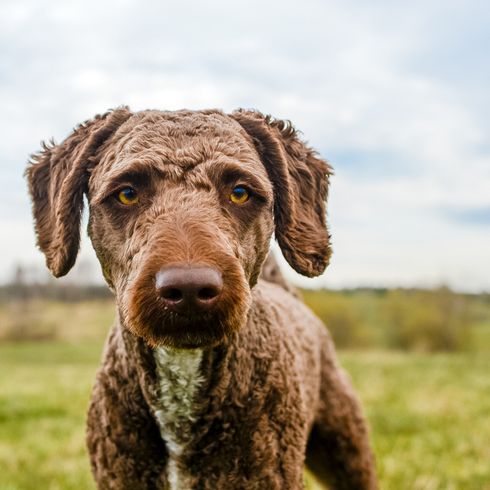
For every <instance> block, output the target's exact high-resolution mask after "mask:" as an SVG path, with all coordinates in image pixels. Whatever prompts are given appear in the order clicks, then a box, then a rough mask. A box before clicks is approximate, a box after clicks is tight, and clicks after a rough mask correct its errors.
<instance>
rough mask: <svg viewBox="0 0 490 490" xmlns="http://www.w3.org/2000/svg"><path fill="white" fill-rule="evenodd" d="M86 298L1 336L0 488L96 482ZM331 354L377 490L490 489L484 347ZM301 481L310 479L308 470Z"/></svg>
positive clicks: (489, 380) (98, 341)
mask: <svg viewBox="0 0 490 490" xmlns="http://www.w3.org/2000/svg"><path fill="white" fill-rule="evenodd" d="M91 305H92V304H85V305H83V304H82V305H67V306H66V310H64V309H61V310H56V308H55V306H54V305H51V306H49V307H48V308H47V309H46V313H45V317H43V322H48V321H49V322H52V325H57V324H58V323H57V322H58V321H59V320H60V319H63V321H64V322H65V324H66V318H69V319H70V325H69V327H68V329H67V331H66V332H64V335H61V336H60V337H57V338H55V339H46V340H44V341H37V342H28V341H23V342H1V343H0V489H1V490H14V489H15V490H17V489H36V490H37V489H63V490H65V489H83V490H85V489H92V488H95V486H94V484H93V482H92V478H91V475H90V469H89V464H88V457H87V454H86V451H85V446H84V430H85V428H84V427H85V413H86V409H87V406H88V401H89V397H90V390H91V386H92V382H93V379H94V376H95V371H96V369H97V366H98V363H99V358H100V353H101V349H102V343H103V337H104V336H105V331H106V329H105V328H103V327H104V325H107V324H108V323H109V320H107V322H106V323H105V324H104V323H100V321H101V320H103V319H104V320H105V319H107V318H108V317H109V313H108V311H109V309H110V308H111V306H110V303H107V304H106V305H105V307H104V306H103V305H102V304H100V303H96V304H94V305H92V306H93V307H94V310H93V311H92V310H91V312H89V311H88V310H89V309H90V308H91ZM106 310H107V311H106ZM81 312H85V314H81ZM79 313H80V314H79ZM48 317H49V318H48ZM57 317H59V318H57ZM0 321H1V312H0ZM87 321H89V322H90V323H92V322H93V321H96V322H97V325H98V328H94V327H90V328H89V327H88V326H87V328H85V324H86V322H87ZM56 328H58V327H56ZM77 329H78V330H79V333H80V334H79V335H77V334H76V333H75V332H76V330H77ZM82 332H83V334H82ZM340 358H341V361H342V364H343V365H344V366H345V368H346V369H347V371H348V372H349V373H350V374H351V376H352V378H353V382H354V384H355V386H356V389H357V391H358V393H359V395H360V397H361V399H362V401H363V404H364V407H365V411H366V414H367V416H368V419H369V423H370V426H371V431H372V440H373V446H374V449H375V452H376V458H377V465H378V474H379V477H380V488H381V489H387V490H392V489H394V490H404V489H407V490H412V489H413V490H416V489H424V490H435V489H441V490H442V489H444V490H446V489H449V490H450V489H464V490H466V489H469V490H480V489H483V490H490V444H489V442H490V423H489V416H488V414H489V413H490V396H489V394H490V376H489V373H490V356H488V354H485V353H452V354H424V353H399V352H394V351H370V350H367V351H353V350H350V351H341V352H340ZM308 487H309V488H311V489H313V488H317V487H316V486H315V485H314V483H313V482H312V480H311V479H310V478H309V477H308Z"/></svg>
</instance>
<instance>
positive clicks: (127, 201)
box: [117, 187, 139, 206]
mask: <svg viewBox="0 0 490 490" xmlns="http://www.w3.org/2000/svg"><path fill="white" fill-rule="evenodd" d="M117 200H118V201H119V202H120V203H122V204H124V205H125V206H131V205H133V204H138V201H139V197H138V193H137V192H136V190H135V189H133V188H132V187H125V188H124V189H122V190H121V191H119V193H118V194H117Z"/></svg>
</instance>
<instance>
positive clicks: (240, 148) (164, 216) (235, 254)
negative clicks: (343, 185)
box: [27, 109, 329, 348]
mask: <svg viewBox="0 0 490 490" xmlns="http://www.w3.org/2000/svg"><path fill="white" fill-rule="evenodd" d="M27 173H28V178H29V185H30V191H31V195H32V199H33V211H34V216H35V219H36V229H37V233H38V244H39V246H40V248H41V249H42V250H43V251H44V252H45V254H46V257H47V262H48V266H49V267H50V268H51V270H52V271H53V273H54V274H55V275H63V274H64V273H66V272H67V270H69V268H70V267H71V265H72V264H73V262H74V260H75V257H76V253H77V250H78V241H79V232H78V228H77V227H78V226H79V214H80V211H81V207H82V205H83V193H85V194H86V195H87V198H88V202H89V208H90V213H89V235H90V237H91V240H92V243H93V245H94V248H95V250H96V253H97V256H98V258H99V260H100V263H101V266H102V270H103V273H104V277H105V278H106V280H107V282H108V284H109V285H110V286H111V287H112V288H113V290H114V291H115V293H116V299H117V303H118V308H119V312H120V316H121V319H122V322H123V324H124V325H125V326H126V327H127V328H129V329H130V330H131V331H133V332H134V333H135V334H137V335H139V336H141V337H143V338H144V339H145V340H146V341H147V342H148V343H149V344H151V345H153V346H157V345H166V346H172V347H178V348H195V347H201V346H211V345H216V344H217V343H219V342H221V341H223V339H225V338H226V336H228V335H229V334H230V333H232V332H234V331H236V330H237V329H238V328H240V326H241V325H242V324H243V323H244V322H245V320H246V315H247V312H248V309H249V305H250V288H251V287H253V286H254V284H255V283H256V281H257V278H258V275H259V273H260V267H261V265H262V263H263V261H264V259H265V257H266V255H267V252H268V248H269V242H270V237H271V234H272V232H273V229H274V221H275V231H276V237H277V239H278V241H279V244H280V245H281V248H282V250H283V253H284V255H285V257H286V259H287V260H288V261H289V262H290V264H291V265H292V266H293V267H294V268H295V269H296V270H298V271H299V272H301V273H303V274H306V275H316V274H318V273H319V272H321V271H322V270H323V269H324V268H325V266H326V264H327V261H328V257H329V246H328V235H327V232H326V226H325V204H324V202H325V199H326V192H327V176H328V174H329V167H328V165H327V164H326V163H325V162H324V161H322V160H320V159H318V158H317V157H316V156H315V154H314V153H313V152H312V151H311V150H310V149H309V148H307V147H306V146H305V145H304V144H303V143H302V142H300V140H298V139H297V137H296V134H295V133H294V131H293V130H292V129H291V128H290V127H289V126H287V125H285V124H284V123H282V122H281V121H279V122H274V121H272V120H270V119H268V118H264V117H263V116H262V115H261V114H259V113H256V112H236V113H233V114H232V115H231V116H228V115H225V114H223V113H221V112H219V111H203V112H192V111H178V112H161V111H145V112H141V113H136V114H132V113H130V112H129V111H127V110H125V109H120V110H118V111H114V112H112V113H108V114H106V115H104V116H102V117H99V118H96V119H94V120H93V121H90V122H89V123H86V124H85V125H84V126H81V127H80V128H78V129H77V130H76V131H75V132H74V133H73V134H72V135H71V136H70V137H69V138H67V140H65V142H63V143H62V144H61V145H58V146H54V147H52V148H45V150H44V152H42V153H41V154H40V155H38V156H36V157H34V161H33V163H32V165H31V166H30V167H29V168H28V172H27Z"/></svg>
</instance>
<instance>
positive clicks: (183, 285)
mask: <svg viewBox="0 0 490 490" xmlns="http://www.w3.org/2000/svg"><path fill="white" fill-rule="evenodd" d="M156 288H157V292H158V294H159V296H160V297H161V298H162V300H163V301H164V303H165V306H166V307H167V308H170V309H172V310H174V311H178V312H187V313H201V312H204V311H207V310H209V309H210V308H212V307H213V306H214V305H215V304H216V303H217V302H218V298H219V295H220V294H221V291H222V289H223V279H222V278H221V273H220V272H219V271H218V270H216V269H214V268H212V267H206V266H187V265H182V266H181V265H174V266H169V267H164V268H163V269H160V270H159V271H158V272H157V275H156Z"/></svg>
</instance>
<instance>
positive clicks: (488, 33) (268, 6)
mask: <svg viewBox="0 0 490 490" xmlns="http://www.w3.org/2000/svg"><path fill="white" fill-rule="evenodd" d="M489 48H490V7H489V6H488V2H484V1H481V2H478V1H473V0H465V1H451V0H441V1H438V0H424V1H419V0H414V1H412V2H393V1H383V0H381V1H377V2H360V1H358V2H355V1H349V0H339V1H330V0H328V1H326V0H316V1H312V0H302V1H301V2H299V1H297V0H296V1H294V2H291V1H289V0H281V1H271V2H266V1H263V0H262V1H260V2H259V1H255V0H247V1H229V0H228V1H226V0H211V1H197V0H195V1H185V0H180V1H164V0H160V1H144V0H142V1H136V0H118V1H117V2H107V1H106V2H104V1H100V0H99V1H92V0H83V1H70V2H67V1H66V0H63V1H57V0H50V1H45V0H35V1H34V0H32V1H23V0H15V1H13V0H2V2H1V4H0V103H1V107H2V114H3V117H2V118H1V119H0V131H1V134H2V137H1V138H0V178H1V184H2V191H3V197H4V199H3V206H1V207H0V224H1V229H2V230H3V238H2V240H1V241H0V282H2V281H5V280H8V279H9V277H10V276H11V275H12V271H13V264H14V263H19V262H20V263H24V264H30V265H31V264H32V265H41V264H42V263H43V257H42V256H41V254H40V253H39V252H38V251H37V250H36V249H35V246H34V236H33V233H32V223H31V217H30V210H29V203H28V200H27V194H26V188H25V182H24V180H23V178H22V173H23V170H24V167H25V162H26V160H27V158H28V155H29V154H30V153H32V152H34V151H37V150H38V149H39V142H40V140H42V139H48V138H50V137H52V136H53V137H55V139H56V140H57V141H61V140H62V139H63V138H64V137H65V136H66V135H67V134H68V132H69V131H70V130H71V128H72V127H73V126H74V125H75V124H76V123H78V122H80V121H82V120H85V119H87V118H89V117H91V116H93V115H94V114H96V113H100V112H103V111H105V110H106V109H107V108H110V107H115V106H118V105H121V104H127V105H129V106H130V107H131V108H132V109H133V110H140V109H146V108H161V109H179V108H184V107H185V108H192V109H198V108H207V107H220V108H223V109H225V110H229V111H231V110H232V109H234V108H237V107H246V108H251V107H254V108H258V109H260V110H261V111H262V112H266V113H271V114H273V115H274V116H276V117H279V118H288V119H291V120H292V121H293V123H294V124H295V126H296V127H297V128H299V129H300V130H301V131H302V132H303V134H304V136H305V138H306V139H307V140H308V141H309V142H310V143H311V144H312V145H313V146H314V147H316V148H317V149H318V150H319V151H320V152H321V154H322V155H323V156H324V157H326V158H327V159H329V160H330V161H331V162H332V164H333V166H334V168H335V171H336V175H335V177H334V179H333V180H332V185H331V198H330V202H329V216H330V218H329V219H330V223H331V230H332V233H333V246H334V256H333V259H332V263H331V265H330V267H329V269H327V272H326V273H325V275H324V276H322V277H321V278H319V279H316V280H314V281H313V283H308V284H313V285H325V286H329V287H345V286H361V285H362V286H392V285H402V286H431V285H437V284H441V283H445V284H449V285H451V286H452V287H455V288H457V289H461V290H469V291H479V290H490V251H489V250H490V117H489V114H490V90H489V87H490V49H489ZM81 258H82V263H83V262H85V263H87V261H90V260H93V254H92V252H91V250H90V245H89V243H88V241H87V240H86V241H85V242H84V243H83V249H82V253H81Z"/></svg>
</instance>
